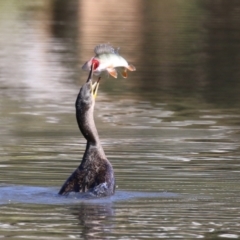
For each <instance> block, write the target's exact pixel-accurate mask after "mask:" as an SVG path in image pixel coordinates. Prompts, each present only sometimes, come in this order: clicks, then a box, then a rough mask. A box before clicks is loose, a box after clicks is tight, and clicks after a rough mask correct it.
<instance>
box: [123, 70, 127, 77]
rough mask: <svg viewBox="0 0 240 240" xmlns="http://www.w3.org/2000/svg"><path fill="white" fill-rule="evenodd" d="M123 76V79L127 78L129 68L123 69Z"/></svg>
mask: <svg viewBox="0 0 240 240" xmlns="http://www.w3.org/2000/svg"><path fill="white" fill-rule="evenodd" d="M122 76H123V78H127V68H123V71H122Z"/></svg>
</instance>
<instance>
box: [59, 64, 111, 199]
mask: <svg viewBox="0 0 240 240" xmlns="http://www.w3.org/2000/svg"><path fill="white" fill-rule="evenodd" d="M93 69H94V63H93V64H92V66H91V70H90V73H89V76H88V79H87V81H86V83H85V84H84V85H83V86H82V87H81V89H80V91H79V94H78V96H77V99H76V103H75V107H76V118H77V123H78V126H79V129H80V131H81V132H82V134H83V136H84V137H85V138H86V140H87V144H86V150H85V153H84V155H83V158H82V162H81V164H80V165H79V167H78V168H77V169H76V170H75V171H74V172H73V173H72V174H71V175H70V177H69V178H68V179H67V180H66V182H65V183H64V184H63V186H62V188H61V189H60V191H59V194H60V195H68V194H69V193H70V192H80V193H88V195H89V197H91V196H92V197H104V196H110V195H113V194H114V192H115V178H114V171H113V168H112V165H111V163H110V162H109V161H108V159H107V158H106V155H105V153H104V150H103V148H102V145H101V142H100V139H99V136H98V132H97V128H96V126H95V122H94V117H93V114H94V105H95V99H96V96H97V91H98V86H99V81H100V78H99V79H98V81H96V82H95V83H92V75H93Z"/></svg>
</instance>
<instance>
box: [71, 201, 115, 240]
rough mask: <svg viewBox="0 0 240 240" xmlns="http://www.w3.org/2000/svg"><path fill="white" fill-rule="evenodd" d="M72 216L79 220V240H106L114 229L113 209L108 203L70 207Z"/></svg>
mask: <svg viewBox="0 0 240 240" xmlns="http://www.w3.org/2000/svg"><path fill="white" fill-rule="evenodd" d="M70 211H71V213H72V215H74V216H76V217H77V218H78V219H79V225H80V228H81V230H80V231H81V233H80V238H81V239H106V237H107V236H108V235H109V233H110V232H111V231H112V229H113V228H114V221H113V219H112V218H114V216H115V212H114V208H113V206H112V205H111V204H109V203H104V204H88V203H82V204H80V206H76V207H74V208H73V207H71V210H70Z"/></svg>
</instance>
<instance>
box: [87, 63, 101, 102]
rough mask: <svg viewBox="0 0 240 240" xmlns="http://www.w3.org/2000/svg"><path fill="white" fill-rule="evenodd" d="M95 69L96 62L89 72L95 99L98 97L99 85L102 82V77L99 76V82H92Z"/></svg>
mask: <svg viewBox="0 0 240 240" xmlns="http://www.w3.org/2000/svg"><path fill="white" fill-rule="evenodd" d="M93 70H94V63H93V64H92V66H91V70H90V72H89V75H88V79H87V82H90V84H91V91H92V95H93V97H94V99H95V98H96V97H97V91H98V86H99V82H100V79H101V78H100V77H99V78H98V80H97V82H95V83H93V84H92V76H93Z"/></svg>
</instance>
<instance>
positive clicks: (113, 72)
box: [107, 68, 117, 78]
mask: <svg viewBox="0 0 240 240" xmlns="http://www.w3.org/2000/svg"><path fill="white" fill-rule="evenodd" d="M107 72H108V73H109V74H110V75H111V76H112V77H114V78H117V71H116V69H115V68H107Z"/></svg>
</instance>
